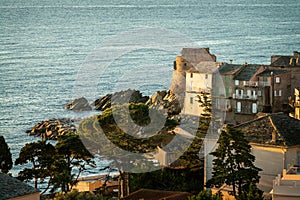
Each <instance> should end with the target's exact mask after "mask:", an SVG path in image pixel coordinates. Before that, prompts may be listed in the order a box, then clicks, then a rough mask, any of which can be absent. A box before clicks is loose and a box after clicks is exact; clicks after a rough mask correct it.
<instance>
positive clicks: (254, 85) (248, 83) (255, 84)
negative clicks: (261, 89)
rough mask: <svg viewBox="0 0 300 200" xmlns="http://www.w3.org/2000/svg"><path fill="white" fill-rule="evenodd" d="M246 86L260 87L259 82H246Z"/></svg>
mask: <svg viewBox="0 0 300 200" xmlns="http://www.w3.org/2000/svg"><path fill="white" fill-rule="evenodd" d="M244 86H248V87H257V86H258V81H244Z"/></svg>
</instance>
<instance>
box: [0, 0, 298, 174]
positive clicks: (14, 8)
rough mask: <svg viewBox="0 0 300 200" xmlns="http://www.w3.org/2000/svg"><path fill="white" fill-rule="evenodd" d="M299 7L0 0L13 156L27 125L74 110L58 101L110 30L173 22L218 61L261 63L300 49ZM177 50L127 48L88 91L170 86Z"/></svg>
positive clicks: (1, 72)
mask: <svg viewBox="0 0 300 200" xmlns="http://www.w3.org/2000/svg"><path fill="white" fill-rule="evenodd" d="M299 10H300V1H298V0H285V1H282V0H264V1H260V0H250V1H240V0H225V1H224V0H216V1H204V0H160V1H158V0H156V1H154V0H119V1H113V0H101V1H98V0H87V1H83V0H64V1H50V0H39V1H37V0H27V1H23V0H10V1H7V0H0V134H2V135H4V137H5V139H6V141H7V143H8V145H9V146H10V148H11V152H12V154H13V159H15V158H16V157H17V155H18V153H19V151H20V149H21V147H22V146H24V144H25V143H28V142H31V141H35V140H36V138H33V137H29V136H27V135H26V133H25V130H26V129H29V128H31V127H32V126H33V125H34V124H35V123H37V122H39V121H41V120H45V119H48V118H61V117H78V116H76V114H74V113H73V112H71V111H65V110H64V109H63V107H64V106H65V104H66V103H67V102H68V101H69V100H70V99H73V98H74V97H79V95H80V94H78V93H74V85H76V84H75V83H76V80H77V79H78V76H80V73H81V72H82V71H81V70H82V69H83V68H84V67H86V63H87V60H88V59H89V56H90V55H93V54H94V53H95V52H97V49H99V47H101V45H103V44H106V42H107V41H110V40H111V38H114V39H113V40H114V41H115V42H116V43H118V41H119V44H122V40H123V39H124V38H122V33H124V32H129V33H130V31H134V30H139V29H144V28H146V30H147V28H153V27H154V28H156V29H162V30H166V33H168V31H169V32H170V33H175V32H176V35H177V36H178V37H177V38H176V37H175V40H176V41H178V46H180V45H181V44H180V41H181V38H182V37H181V36H180V35H182V36H183V37H185V38H189V39H190V40H191V41H193V42H195V43H197V44H198V45H199V47H210V50H211V52H212V53H213V54H215V55H216V56H217V59H218V60H219V61H229V60H230V59H233V60H234V62H235V63H244V62H245V61H247V62H248V63H264V64H267V63H269V61H270V56H271V55H275V54H284V55H290V54H292V52H293V51H294V50H300V15H299ZM120 34H121V35H120ZM150 35H151V34H150ZM148 36H149V35H148ZM153 37H154V40H155V39H156V38H157V37H160V36H159V35H158V34H153ZM173 39H174V38H173ZM139 40H140V41H139ZM143 40H144V38H143V37H138V38H136V41H134V40H133V42H137V43H140V44H143ZM171 41H173V40H171ZM160 42H164V41H160ZM113 44H114V43H113ZM182 47H188V46H182ZM116 48H117V49H116V51H120V48H121V47H120V45H116ZM123 48H125V49H126V45H125V46H123ZM100 52H101V51H100ZM112 52H113V51H112ZM179 54H180V52H179V51H178V52H174V51H173V52H172V51H164V50H161V49H157V48H149V49H143V48H137V49H134V50H132V51H130V52H126V53H124V54H123V55H121V56H119V57H117V58H115V59H114V60H113V62H111V63H110V65H109V67H108V68H106V69H105V70H104V68H103V69H101V70H104V71H102V72H100V73H99V75H101V77H100V78H99V80H98V79H97V81H98V82H97V84H96V85H97V87H96V89H95V88H93V89H92V90H93V91H94V90H95V91H94V93H96V94H94V93H93V94H94V96H101V95H104V94H106V93H111V92H113V91H115V90H117V89H118V90H119V89H127V88H128V87H131V88H132V89H140V90H141V91H143V92H144V93H145V94H146V95H151V93H153V92H155V91H156V90H162V89H167V88H168V86H169V85H170V81H171V75H172V69H173V60H174V59H175V56H176V55H179ZM98 56H100V57H101V55H99V54H98ZM98 64H99V63H98ZM100 66H101V62H100ZM100 68H101V67H100ZM120 83H121V84H120ZM128 83H129V84H128ZM116 85H117V86H116ZM135 86H136V87H135ZM76 95H77V96H76ZM89 100H90V101H92V100H93V98H90V99H89ZM89 114H90V113H89ZM18 170H19V168H18V167H14V168H13V170H12V172H13V174H16V173H17V171H18Z"/></svg>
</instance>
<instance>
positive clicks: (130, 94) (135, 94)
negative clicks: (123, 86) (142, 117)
mask: <svg viewBox="0 0 300 200" xmlns="http://www.w3.org/2000/svg"><path fill="white" fill-rule="evenodd" d="M148 99H149V97H148V96H143V95H142V93H141V92H140V91H139V90H131V89H128V90H125V91H121V92H116V93H114V94H107V95H105V96H104V97H101V98H99V99H97V100H96V101H95V102H94V109H95V110H100V111H103V110H105V109H107V108H110V107H111V105H112V104H115V105H118V104H125V103H146V102H147V101H148Z"/></svg>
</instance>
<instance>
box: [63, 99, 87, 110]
mask: <svg viewBox="0 0 300 200" xmlns="http://www.w3.org/2000/svg"><path fill="white" fill-rule="evenodd" d="M65 109H67V110H74V111H78V112H80V111H91V110H92V107H91V106H90V104H89V102H88V100H87V99H86V98H84V97H81V98H78V99H74V100H72V101H70V102H69V103H68V104H67V105H66V106H65Z"/></svg>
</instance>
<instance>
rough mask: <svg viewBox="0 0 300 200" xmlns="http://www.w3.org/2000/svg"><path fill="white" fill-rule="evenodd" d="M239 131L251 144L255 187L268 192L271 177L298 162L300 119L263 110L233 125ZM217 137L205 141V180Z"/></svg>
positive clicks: (210, 172)
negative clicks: (259, 115) (257, 178)
mask: <svg viewBox="0 0 300 200" xmlns="http://www.w3.org/2000/svg"><path fill="white" fill-rule="evenodd" d="M234 128H236V129H238V130H240V131H242V132H243V133H244V134H245V137H246V138H247V139H248V140H249V143H250V145H251V153H252V154H253V155H254V156H255V158H256V159H255V163H254V164H255V166H257V167H259V168H261V169H262V171H261V172H260V173H259V175H260V177H261V178H260V182H259V184H258V187H259V188H260V189H261V190H263V191H264V192H265V194H268V193H269V192H270V191H271V190H272V188H273V180H274V179H275V177H276V176H277V175H278V174H280V173H281V172H282V169H287V168H288V167H289V165H290V164H291V163H292V164H294V165H300V137H299V133H300V121H299V120H296V119H294V118H291V117H289V116H288V115H286V114H264V115H262V116H261V117H258V118H256V119H254V120H250V121H248V122H244V123H242V124H239V125H236V126H234ZM217 140H218V138H212V139H208V140H206V141H204V151H205V152H204V153H205V155H206V156H205V159H204V183H206V182H207V181H208V180H209V179H211V177H212V170H213V165H212V160H213V157H212V156H211V155H209V153H210V152H213V151H215V149H216V148H217Z"/></svg>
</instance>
